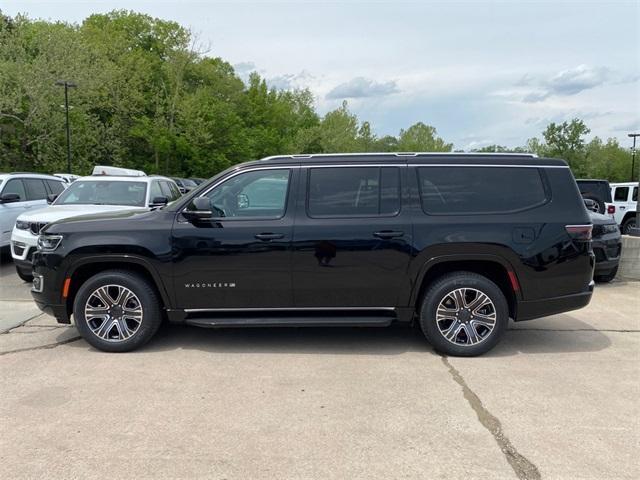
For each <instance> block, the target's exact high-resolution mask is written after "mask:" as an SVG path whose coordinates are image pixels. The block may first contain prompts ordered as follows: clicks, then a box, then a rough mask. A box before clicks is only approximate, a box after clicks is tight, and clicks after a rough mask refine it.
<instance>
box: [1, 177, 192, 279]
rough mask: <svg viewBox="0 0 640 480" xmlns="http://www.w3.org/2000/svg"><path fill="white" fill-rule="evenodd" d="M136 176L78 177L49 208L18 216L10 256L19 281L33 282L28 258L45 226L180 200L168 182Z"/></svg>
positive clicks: (169, 181) (175, 186) (174, 188)
mask: <svg viewBox="0 0 640 480" xmlns="http://www.w3.org/2000/svg"><path fill="white" fill-rule="evenodd" d="M110 170H115V168H113V167H110ZM120 170H122V171H123V172H124V173H125V174H126V173H127V172H128V171H127V170H126V169H120ZM140 173H141V172H140ZM135 175H137V176H126V175H117V176H116V175H93V176H89V177H81V178H79V179H78V180H76V181H75V182H73V183H72V184H70V185H69V187H68V188H67V189H66V190H65V191H64V192H62V193H61V194H60V195H59V196H58V197H57V198H55V199H52V200H53V202H52V204H51V205H50V206H49V207H46V208H41V209H37V210H34V211H29V212H28V213H25V214H22V215H20V216H19V217H18V218H17V220H16V222H15V227H14V228H13V233H12V234H11V256H12V257H13V260H14V263H15V264H16V271H17V272H18V275H19V276H20V278H21V279H23V280H24V281H26V282H30V281H31V280H33V276H32V273H31V256H32V255H33V252H34V251H35V250H36V248H37V242H38V234H39V232H40V229H41V228H42V227H44V226H45V225H47V224H48V223H50V222H53V221H56V220H62V219H65V218H70V217H77V216H80V215H87V214H91V213H103V212H112V211H117V210H132V209H133V210H139V209H147V208H150V207H158V206H161V205H164V204H166V203H167V202H171V201H173V200H175V199H177V198H178V197H180V190H179V189H178V186H177V185H176V183H175V182H174V181H173V180H171V179H170V178H166V177H155V176H154V177H147V176H146V175H144V174H142V175H139V174H138V173H137V174H135Z"/></svg>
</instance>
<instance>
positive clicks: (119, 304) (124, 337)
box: [73, 270, 162, 352]
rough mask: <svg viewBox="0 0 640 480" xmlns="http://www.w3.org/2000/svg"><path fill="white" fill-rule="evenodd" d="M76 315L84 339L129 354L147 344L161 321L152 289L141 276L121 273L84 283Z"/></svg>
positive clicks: (108, 349)
mask: <svg viewBox="0 0 640 480" xmlns="http://www.w3.org/2000/svg"><path fill="white" fill-rule="evenodd" d="M73 314H74V318H75V324H76V327H77V328H78V331H79V332H80V334H81V335H82V336H83V338H84V339H85V340H86V341H87V342H89V343H90V344H91V345H92V346H94V347H96V348H97V349H99V350H103V351H106V352H127V351H130V350H134V349H136V348H138V347H140V346H142V345H144V344H145V343H147V342H148V341H149V340H150V339H151V337H153V335H154V334H155V333H156V331H157V330H158V327H159V326H160V323H161V322H162V312H161V309H160V299H159V298H158V294H157V293H156V291H155V289H154V288H153V286H152V285H151V284H150V283H149V282H148V281H147V280H146V279H145V278H143V277H142V276H140V275H138V274H136V273H133V272H128V271H121V270H109V271H105V272H101V273H98V274H96V275H94V276H93V277H91V278H90V279H89V280H87V281H86V282H85V283H83V284H82V286H81V287H80V289H79V290H78V293H77V295H76V298H75V301H74V306H73Z"/></svg>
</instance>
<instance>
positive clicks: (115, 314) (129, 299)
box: [84, 285, 143, 342]
mask: <svg viewBox="0 0 640 480" xmlns="http://www.w3.org/2000/svg"><path fill="white" fill-rule="evenodd" d="M142 317H143V312H142V304H141V303H140V300H139V299H138V297H137V296H136V294H135V293H133V292H132V291H131V290H129V289H128V288H126V287H123V286H122V285H104V286H102V287H99V288H97V289H95V290H94V291H93V292H92V293H91V295H89V298H88V299H87V302H86V303H85V307H84V318H85V321H86V322H87V325H88V326H89V328H90V329H91V331H92V332H93V333H94V335H96V336H97V337H98V338H101V339H102V340H106V341H109V342H121V341H123V340H127V339H128V338H131V337H132V336H133V335H135V334H136V332H137V331H138V330H139V329H140V325H142Z"/></svg>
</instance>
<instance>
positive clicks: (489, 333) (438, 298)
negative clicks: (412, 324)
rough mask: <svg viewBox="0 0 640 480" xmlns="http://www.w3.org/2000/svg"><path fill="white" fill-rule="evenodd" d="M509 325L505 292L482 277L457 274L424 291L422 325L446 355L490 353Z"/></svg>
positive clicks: (432, 341) (442, 279) (468, 355)
mask: <svg viewBox="0 0 640 480" xmlns="http://www.w3.org/2000/svg"><path fill="white" fill-rule="evenodd" d="M508 322H509V308H508V305H507V300H506V298H505V296H504V294H503V293H502V290H500V288H499V287H498V286H497V285H496V284H495V283H493V282H492V281H491V280H489V279H488V278H486V277H483V276H482V275H478V274H476V273H472V272H455V273H450V274H447V275H445V276H443V277H441V278H440V279H438V280H437V281H435V282H434V283H433V284H432V285H431V286H430V287H429V288H428V289H427V291H426V292H425V295H424V298H423V301H422V308H421V310H420V326H421V327H422V331H423V332H424V334H425V336H426V337H427V340H429V342H430V343H431V344H432V345H433V347H434V348H435V349H436V350H438V351H440V352H442V353H445V354H447V355H455V356H465V357H471V356H475V355H481V354H483V353H485V352H488V351H489V350H491V349H492V348H493V347H494V346H495V345H496V344H497V343H498V341H499V340H500V337H501V336H502V335H503V333H504V332H505V330H506V328H507V325H508Z"/></svg>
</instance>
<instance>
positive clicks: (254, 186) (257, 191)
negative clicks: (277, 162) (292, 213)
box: [206, 169, 289, 218]
mask: <svg viewBox="0 0 640 480" xmlns="http://www.w3.org/2000/svg"><path fill="white" fill-rule="evenodd" d="M288 186H289V169H278V170H257V171H253V172H246V173H241V174H239V175H236V176H235V177H232V178H230V179H229V180H227V181H225V182H223V183H222V184H220V185H218V186H217V187H215V188H214V189H213V190H212V191H210V192H209V193H208V194H207V195H206V196H207V197H209V201H210V202H211V207H212V210H214V211H215V212H216V215H217V216H220V217H265V218H280V217H282V216H283V215H284V212H285V208H286V203H287V191H288Z"/></svg>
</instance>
